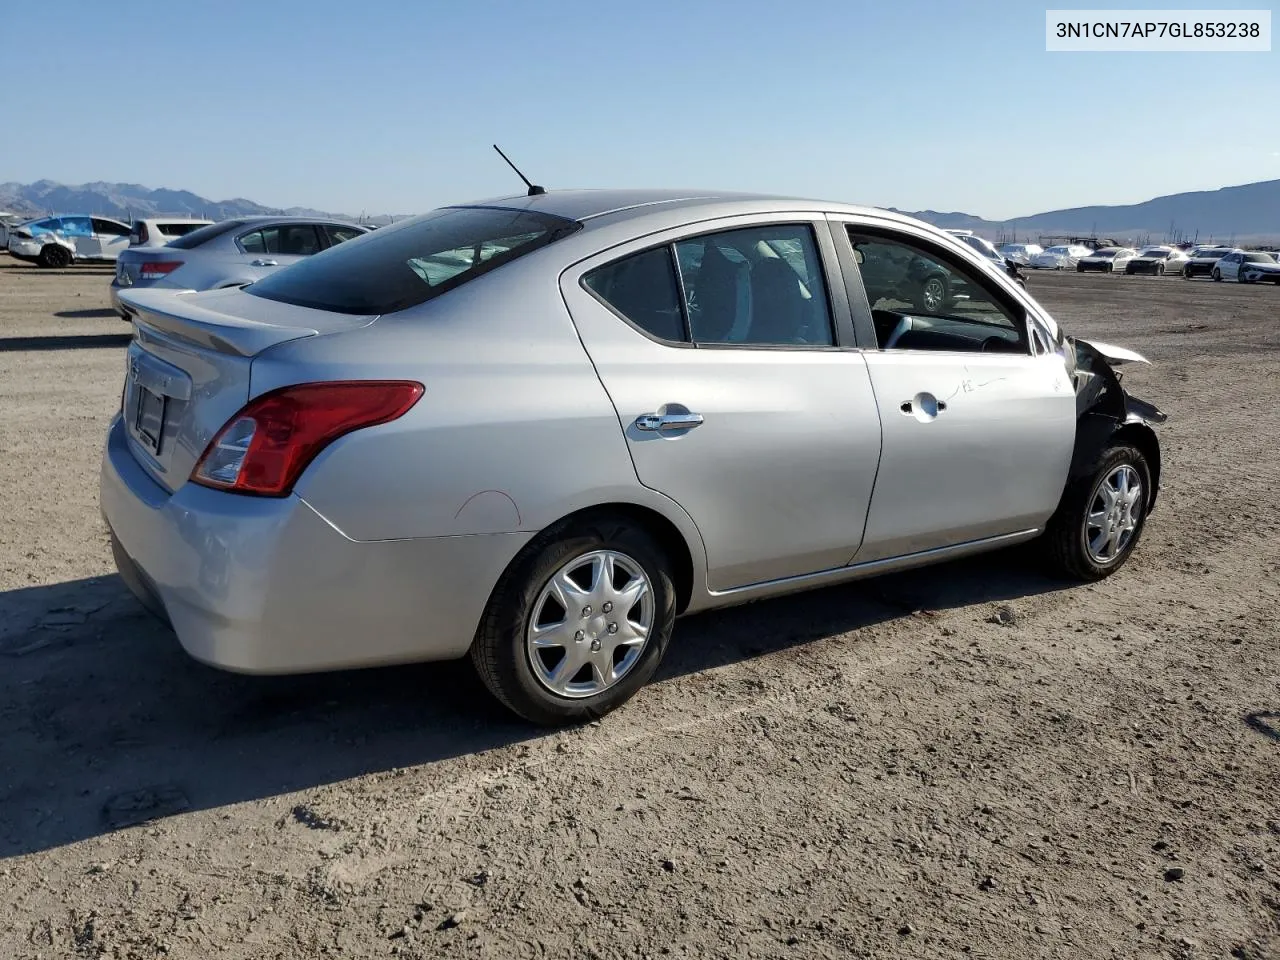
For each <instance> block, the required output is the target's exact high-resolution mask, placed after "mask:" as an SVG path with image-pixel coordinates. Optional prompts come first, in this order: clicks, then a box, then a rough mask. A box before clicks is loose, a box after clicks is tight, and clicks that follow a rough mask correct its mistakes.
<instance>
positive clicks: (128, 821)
mask: <svg viewBox="0 0 1280 960" xmlns="http://www.w3.org/2000/svg"><path fill="white" fill-rule="evenodd" d="M1065 586H1067V584H1065V583H1062V582H1060V581H1055V580H1050V579H1047V578H1045V577H1042V576H1039V575H1037V574H1034V573H1028V572H1027V564H1026V563H1025V562H1024V560H1023V559H1022V558H1021V557H1020V554H1019V553H1018V552H1017V551H1015V552H1012V553H1007V552H1006V553H1001V554H995V555H992V556H990V557H983V558H978V559H971V560H967V561H957V562H955V563H952V564H948V565H944V566H940V567H934V568H931V570H930V573H929V574H928V575H927V576H924V575H921V574H919V573H916V574H912V573H905V574H896V575H892V576H888V577H881V578H878V579H876V580H869V581H864V582H862V583H857V584H849V585H845V586H839V587H830V588H827V589H824V590H819V591H812V592H809V593H805V594H800V595H795V596H792V597H784V598H780V599H775V600H768V601H761V602H759V603H754V604H749V605H746V606H741V607H737V608H734V609H730V610H726V611H722V612H718V613H712V614H704V615H700V616H697V617H691V618H689V619H687V620H682V621H680V622H679V623H678V624H677V627H676V635H675V638H674V639H673V641H672V644H671V648H670V650H669V652H668V656H667V658H666V661H665V662H664V664H663V667H662V669H661V671H660V674H659V676H658V678H657V680H656V681H655V682H657V683H663V682H670V681H672V680H674V679H676V678H679V677H681V676H684V675H686V674H690V673H696V672H698V671H702V670H705V669H708V668H710V667H714V666H722V665H725V664H730V663H735V662H740V661H745V660H750V659H752V658H756V657H767V656H769V655H771V654H774V653H777V652H779V651H782V650H785V649H788V648H791V647H795V646H798V645H801V644H805V643H808V642H810V641H813V640H817V639H821V638H823V637H830V636H835V635H838V634H842V633H847V632H849V631H852V630H857V629H858V628H860V627H866V626H869V625H872V624H875V623H880V622H883V621H886V620H891V619H894V618H896V617H901V616H904V615H908V614H910V613H911V612H913V611H916V610H928V609H945V608H949V607H957V606H966V605H971V604H976V603H983V602H990V601H996V600H1005V599H1012V598H1016V597H1024V596H1029V595H1032V594H1037V593H1044V592H1047V591H1052V590H1058V589H1062V588H1064V587H1065ZM641 696H643V694H641ZM606 722H617V723H625V722H626V720H625V713H624V714H621V715H619V716H618V717H616V718H614V719H613V720H609V721H606ZM0 728H2V729H4V730H5V731H6V733H5V735H4V737H3V738H0V859H3V858H6V857H11V856H16V855H20V854H25V853H32V852H35V851H39V850H43V849H48V848H50V847H56V846H60V845H63V844H67V843H71V842H74V841H76V840H80V839H84V838H87V837H92V836H96V835H98V834H102V833H107V832H110V831H111V830H114V829H118V828H120V827H124V826H129V825H132V824H136V823H140V822H146V821H147V820H151V819H158V818H162V817H164V816H168V815H171V814H174V813H178V812H182V811H184V810H200V809H209V808H214V807H220V806H223V805H226V804H231V803H236V802H241V801H247V800H258V799H264V798H269V797H272V796H277V795H280V794H284V793H288V792H292V791H297V790H303V789H307V788H311V787H316V786H320V785H324V784H330V783H335V782H338V781H341V780H345V779H348V778H351V777H356V776H360V775H363V774H367V773H372V772H381V771H387V770H392V769H395V768H399V767H405V766H412V765H419V764H425V763H431V762H434V761H439V760H443V759H447V758H449V757H454V756H458V755H462V754H471V753H478V752H482V751H485V750H489V749H493V748H497V747H502V746H505V745H510V744H513V743H517V742H520V741H524V740H531V739H535V738H540V737H545V736H549V735H551V734H550V733H549V732H548V731H545V730H542V729H539V728H533V727H530V726H528V725H526V724H524V723H522V722H520V721H518V720H516V719H514V718H512V717H511V716H510V715H509V714H507V713H506V712H505V711H504V710H502V709H501V708H500V707H498V706H497V705H496V703H495V702H494V701H493V700H492V699H491V698H490V697H489V695H488V694H487V692H486V691H485V690H484V688H483V687H482V686H481V684H480V682H479V681H478V680H477V679H476V677H475V676H474V674H473V673H472V671H471V669H470V665H469V664H468V663H467V662H465V661H461V662H454V663H437V664H422V665H412V666H399V667H385V668H378V669H371V670H362V671H348V672H342V673H330V674H318V675H310V676H301V677H248V676H239V675H233V674H228V673H223V672H220V671H217V670H213V669H211V668H208V667H204V666H202V665H200V664H198V663H196V662H194V661H192V660H191V659H190V658H188V657H187V656H186V655H185V654H184V653H183V652H182V650H181V648H180V647H179V646H178V643H177V641H176V639H175V637H174V635H173V633H172V632H171V631H170V630H169V629H168V628H167V627H165V626H163V625H162V624H160V623H159V622H158V621H156V620H154V619H152V618H151V617H150V616H149V615H148V614H146V613H145V612H144V611H143V610H142V608H141V607H140V606H139V605H138V604H137V602H136V601H135V600H134V599H133V597H132V596H130V595H129V594H128V592H127V591H126V589H125V588H124V586H123V585H122V584H121V582H120V580H119V579H118V578H117V577H115V576H107V577H99V578H93V579H88V580H77V581H72V582H67V583H61V584H55V585H51V586H42V587H31V588H25V589H20V590H13V591H9V592H7V593H0Z"/></svg>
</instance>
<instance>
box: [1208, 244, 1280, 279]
mask: <svg viewBox="0 0 1280 960" xmlns="http://www.w3.org/2000/svg"><path fill="white" fill-rule="evenodd" d="M1268 265H1270V266H1272V267H1277V266H1280V264H1277V263H1276V261H1275V258H1274V257H1273V256H1271V254H1269V253H1263V252H1262V251H1260V250H1232V251H1231V252H1230V253H1228V254H1227V255H1226V256H1225V257H1223V258H1222V259H1221V260H1219V261H1218V262H1217V263H1215V264H1214V265H1213V273H1212V274H1210V276H1212V277H1213V279H1215V280H1235V281H1236V282H1238V283H1249V282H1250V281H1249V280H1247V279H1245V276H1244V268H1245V267H1266V266H1268ZM1262 272H1265V271H1262Z"/></svg>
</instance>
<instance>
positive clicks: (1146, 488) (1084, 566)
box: [1043, 444, 1151, 581]
mask: <svg viewBox="0 0 1280 960" xmlns="http://www.w3.org/2000/svg"><path fill="white" fill-rule="evenodd" d="M1126 469H1127V471H1128V476H1129V478H1130V479H1132V477H1133V476H1135V475H1136V477H1137V479H1138V484H1139V493H1138V494H1137V496H1138V500H1137V502H1136V503H1134V504H1131V505H1130V506H1128V507H1127V508H1126V507H1125V506H1124V504H1123V503H1122V504H1121V505H1120V506H1119V508H1118V509H1119V510H1120V513H1119V515H1118V519H1119V520H1120V522H1122V523H1124V524H1125V527H1126V529H1127V530H1128V532H1127V538H1125V536H1126V535H1125V532H1124V531H1121V532H1120V533H1119V538H1120V539H1118V540H1116V541H1112V540H1110V539H1107V540H1105V541H1103V542H1102V547H1101V549H1100V550H1098V551H1096V552H1095V550H1093V549H1091V543H1090V541H1091V540H1092V541H1094V542H1096V541H1097V536H1101V535H1102V534H1104V533H1105V532H1106V531H1105V529H1104V528H1102V527H1100V526H1098V525H1097V524H1094V523H1092V522H1091V520H1090V517H1097V516H1098V515H1099V507H1101V508H1102V512H1103V513H1106V511H1107V502H1106V501H1107V495H1106V494H1105V493H1104V492H1103V487H1104V486H1106V487H1108V489H1112V490H1114V488H1115V478H1116V477H1117V475H1118V474H1119V472H1120V471H1122V470H1126ZM1129 489H1130V490H1132V484H1131V483H1130V484H1129ZM1150 502H1151V468H1150V466H1148V464H1147V460H1146V458H1145V457H1144V456H1143V455H1142V452H1141V451H1140V450H1138V449H1137V448H1136V447H1131V446H1129V445H1127V444H1117V445H1113V446H1110V447H1107V448H1105V449H1104V450H1103V451H1102V453H1101V454H1099V456H1098V459H1097V461H1096V462H1095V463H1094V466H1093V469H1092V470H1090V471H1089V473H1088V474H1086V475H1085V476H1082V477H1079V478H1077V479H1076V480H1073V481H1071V482H1070V483H1069V484H1068V485H1067V489H1066V490H1065V491H1063V494H1062V501H1061V502H1060V503H1059V504H1058V509H1057V511H1056V512H1055V513H1054V515H1053V516H1052V517H1051V518H1050V520H1049V523H1048V526H1047V527H1046V529H1045V532H1044V536H1043V543H1044V551H1045V558H1046V560H1047V561H1048V563H1049V566H1050V567H1051V568H1052V569H1053V570H1054V572H1056V573H1059V574H1062V575H1064V576H1068V577H1071V578H1073V579H1076V580H1085V581H1093V580H1101V579H1103V578H1104V577H1109V576H1111V574H1113V573H1115V572H1116V571H1117V570H1119V569H1120V568H1121V567H1122V566H1124V564H1125V561H1126V560H1128V559H1129V557H1130V556H1131V555H1132V553H1133V551H1134V548H1135V547H1137V545H1138V541H1139V540H1140V539H1141V538H1142V531H1143V529H1144V528H1145V527H1146V523H1147V504H1149V503H1150ZM1135 508H1136V510H1137V513H1136V516H1135V515H1134V513H1133V510H1134V509H1135ZM1113 519H1116V518H1114V517H1111V516H1107V517H1104V521H1105V522H1108V523H1110V522H1111V521H1112V520H1113ZM1130 523H1131V527H1130ZM1086 524H1088V526H1086ZM1093 531H1097V535H1096V536H1094V537H1091V536H1090V534H1091V533H1092V532H1093ZM1109 546H1110V547H1111V548H1112V549H1111V551H1108V547H1109ZM1108 552H1110V553H1111V555H1110V556H1107V555H1106V554H1107V553H1108Z"/></svg>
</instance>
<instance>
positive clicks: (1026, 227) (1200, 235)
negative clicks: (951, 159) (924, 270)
mask: <svg viewBox="0 0 1280 960" xmlns="http://www.w3.org/2000/svg"><path fill="white" fill-rule="evenodd" d="M891 209H892V208H891ZM902 212H904V213H907V211H902ZM908 215H909V216H913V217H918V218H919V219H921V220H925V221H927V222H929V223H932V224H934V225H935V226H939V227H942V228H944V229H952V230H972V231H974V232H975V233H980V234H982V235H983V236H988V237H991V238H993V239H994V238H996V237H1001V238H1004V237H1010V238H1013V237H1016V238H1017V239H1018V240H1024V239H1033V240H1034V239H1035V238H1036V237H1038V236H1041V235H1051V234H1070V235H1074V236H1086V237H1088V236H1099V237H1113V238H1115V239H1116V240H1122V241H1136V242H1145V238H1148V237H1149V238H1151V239H1152V240H1183V239H1185V240H1195V239H1198V240H1200V241H1201V242H1206V243H1207V242H1211V241H1219V240H1220V241H1224V242H1227V241H1229V242H1234V243H1252V242H1256V241H1270V240H1275V239H1277V238H1280V180H1265V181H1263V182H1261V183H1246V184H1243V185H1242V186H1238V187H1223V188H1221V189H1220V190H1197V191H1195V192H1192V193H1174V194H1171V195H1169V196H1167V197H1156V198H1155V199H1154V200H1147V201H1144V202H1143V203H1130V204H1123V205H1118V206H1097V207H1071V208H1069V209H1066V210H1050V211H1049V212H1048V213H1037V214H1033V215H1032V216H1029V217H1017V218H1015V219H1012V220H984V219H983V218H982V217H975V216H973V215H972V214H968V213H939V212H938V211H936V210H918V211H915V212H911V213H908Z"/></svg>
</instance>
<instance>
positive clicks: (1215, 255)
mask: <svg viewBox="0 0 1280 960" xmlns="http://www.w3.org/2000/svg"><path fill="white" fill-rule="evenodd" d="M1230 252H1231V251H1230V250H1224V249H1218V250H1201V251H1200V252H1199V253H1197V254H1196V259H1197V260H1221V259H1222V258H1223V257H1225V256H1226V255H1227V254H1228V253H1230Z"/></svg>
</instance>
